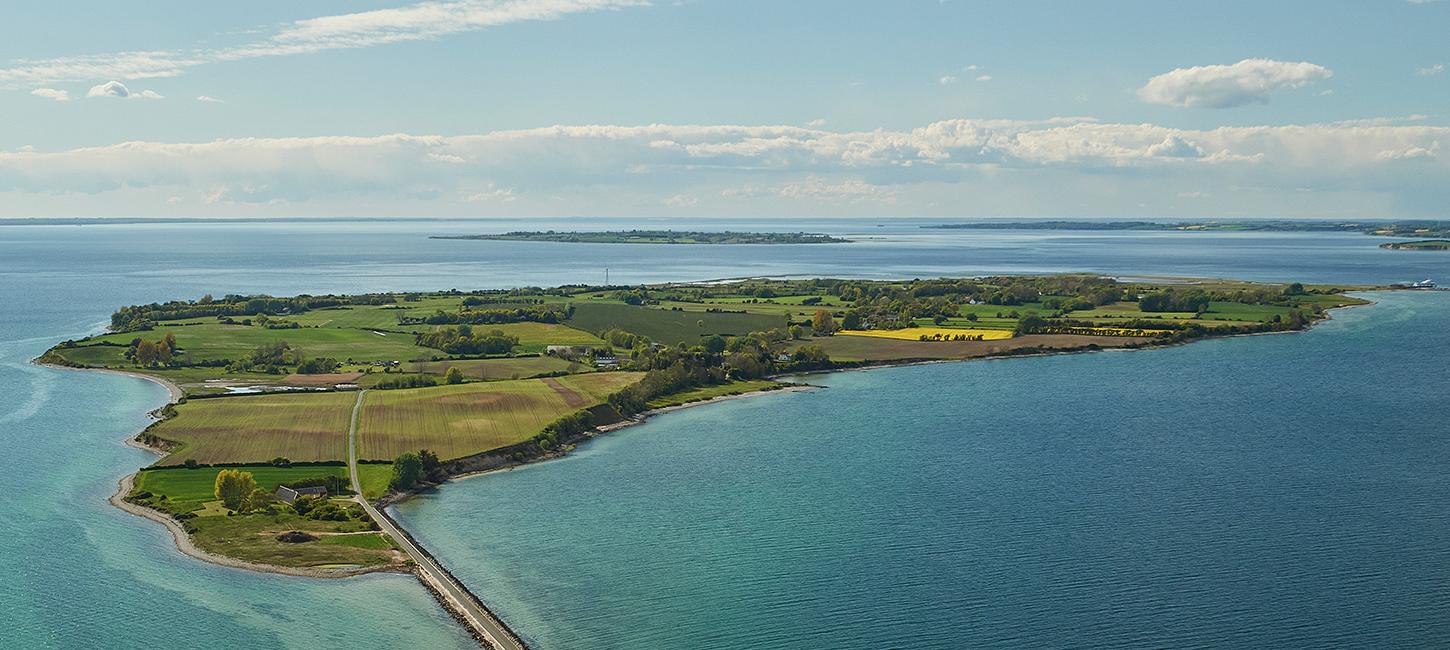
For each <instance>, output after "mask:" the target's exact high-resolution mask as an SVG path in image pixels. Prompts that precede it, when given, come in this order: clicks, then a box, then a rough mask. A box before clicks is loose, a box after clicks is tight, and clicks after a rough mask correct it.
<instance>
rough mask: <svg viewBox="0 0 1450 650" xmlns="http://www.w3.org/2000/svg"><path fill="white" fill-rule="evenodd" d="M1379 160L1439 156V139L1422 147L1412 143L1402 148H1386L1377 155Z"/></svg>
mask: <svg viewBox="0 0 1450 650" xmlns="http://www.w3.org/2000/svg"><path fill="white" fill-rule="evenodd" d="M1377 157H1378V158H1379V159H1380V160H1415V159H1417V158H1439V157H1440V141H1438V140H1436V141H1435V142H1431V143H1430V146H1428V147H1424V146H1419V145H1413V146H1410V147H1406V148H1404V149H1386V150H1384V151H1381V152H1380V153H1379V156H1377Z"/></svg>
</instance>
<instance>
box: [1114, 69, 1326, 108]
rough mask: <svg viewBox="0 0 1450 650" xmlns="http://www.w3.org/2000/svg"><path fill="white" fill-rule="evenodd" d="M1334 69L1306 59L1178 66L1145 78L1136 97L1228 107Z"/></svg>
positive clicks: (1312, 79) (1318, 78)
mask: <svg viewBox="0 0 1450 650" xmlns="http://www.w3.org/2000/svg"><path fill="white" fill-rule="evenodd" d="M1333 74H1334V72H1333V71H1331V70H1330V69H1328V68H1325V67H1324V66H1320V65H1315V64H1313V63H1308V62H1303V61H1300V62H1289V61H1273V60H1270V59H1244V60H1242V61H1239V62H1238V63H1235V64H1233V65H1205V66H1197V67H1193V68H1178V69H1176V70H1172V71H1170V72H1165V73H1163V74H1160V75H1158V76H1156V77H1153V78H1152V79H1149V80H1148V83H1147V84H1144V86H1143V87H1142V88H1139V89H1138V97H1139V98H1140V99H1142V100H1143V101H1145V102H1148V103H1150V104H1162V105H1164V106H1173V107H1177V108H1231V107H1234V106H1243V105H1244V104H1251V103H1256V102H1257V103H1266V102H1268V101H1269V95H1270V94H1271V93H1273V92H1274V91H1277V90H1283V89H1290V88H1300V87H1303V86H1307V85H1309V84H1312V83H1316V82H1319V81H1323V80H1325V79H1328V78H1329V77H1331V76H1333Z"/></svg>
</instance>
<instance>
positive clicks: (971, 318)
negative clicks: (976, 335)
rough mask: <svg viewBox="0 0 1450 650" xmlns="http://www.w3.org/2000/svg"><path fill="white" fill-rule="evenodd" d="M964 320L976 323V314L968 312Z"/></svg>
mask: <svg viewBox="0 0 1450 650" xmlns="http://www.w3.org/2000/svg"><path fill="white" fill-rule="evenodd" d="M966 319H967V320H968V321H971V322H973V323H975V322H977V314H976V312H970V311H969V312H967V315H966Z"/></svg>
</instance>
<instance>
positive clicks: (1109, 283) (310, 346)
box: [38, 275, 1371, 576]
mask: <svg viewBox="0 0 1450 650" xmlns="http://www.w3.org/2000/svg"><path fill="white" fill-rule="evenodd" d="M1368 288H1371V287H1359V286H1331V285H1302V284H1297V283H1296V284H1289V285H1270V284H1256V283H1247V282H1233V281H1219V280H1213V281H1207V280H1205V281H1186V280H1174V281H1169V280H1163V281H1122V280H1117V279H1113V278H1107V277H1100V276H1094V275H1053V276H1002V277H982V278H942V279H929V280H910V281H864V280H836V279H810V280H797V279H792V280H775V279H751V280H736V281H728V282H724V281H722V282H713V283H680V284H656V285H636V286H583V285H572V286H562V287H554V288H520V289H512V290H492V291H471V292H462V291H444V292H405V293H377V294H365V295H302V296H293V297H285V298H279V297H272V296H242V295H227V296H221V297H212V296H203V297H201V298H199V299H195V300H176V301H171V302H165V303H152V304H147V305H132V306H127V307H123V308H121V309H119V310H117V311H116V312H115V313H114V314H113V315H112V317H111V323H110V327H109V331H108V332H106V333H104V334H100V335H97V336H92V337H89V338H85V339H82V340H74V341H65V342H63V343H61V344H59V345H56V346H55V347H53V348H51V349H50V350H48V351H47V352H46V353H45V354H44V355H43V356H42V357H40V359H38V361H39V362H41V363H46V364H51V365H56V366H65V367H70V368H80V369H95V370H104V371H111V372H124V373H128V374H133V375H137V376H142V377H145V378H148V379H151V380H154V381H157V382H161V383H163V384H165V385H166V386H167V387H168V388H169V389H170V390H171V391H172V400H171V403H169V404H167V405H166V406H165V407H163V408H161V409H158V411H157V412H156V413H155V415H156V416H157V419H156V421H155V422H154V423H153V424H151V425H150V426H149V427H147V428H146V429H145V430H143V431H141V432H140V433H139V434H137V435H136V437H135V441H134V442H135V444H138V445H141V446H144V447H146V448H149V449H151V450H153V451H155V452H156V453H157V454H158V455H159V458H158V460H156V461H155V462H154V463H153V464H151V465H149V466H147V467H144V468H141V469H139V470H138V472H137V473H136V474H135V475H134V476H132V477H130V478H128V480H126V481H125V482H123V485H122V489H121V492H120V493H118V495H117V497H116V499H115V501H117V502H118V505H121V506H122V507H126V508H128V509H131V510H132V511H134V512H137V513H138V514H143V515H144V516H149V517H151V518H153V519H157V520H158V521H162V523H166V524H167V525H169V526H172V527H173V532H174V533H175V534H176V535H177V541H178V545H179V546H181V547H182V549H183V550H185V551H188V552H190V553H192V554H194V555H197V556H198V557H202V558H204V559H208V560H211V561H217V562H222V563H232V564H234V565H238V566H244V567H246V568H252V569H261V570H279V571H284V572H292V573H304V574H307V575H322V576H340V575H352V574H355V573H359V572H366V571H377V570H398V571H408V570H414V569H415V568H416V567H415V564H416V561H415V559H413V558H416V557H417V556H415V555H410V554H409V553H408V552H405V551H406V549H405V548H404V545H403V544H402V543H401V541H400V540H399V539H397V537H396V534H391V535H390V534H388V531H389V530H394V529H392V528H390V526H391V523H390V522H388V521H380V518H385V515H380V514H378V513H379V512H380V511H378V510H375V509H374V508H375V507H377V506H379V505H381V504H385V503H387V502H390V501H392V500H396V499H400V498H406V497H407V496H408V495H410V494H414V493H416V492H417V491H419V490H426V489H429V488H430V487H432V486H435V485H437V484H439V483H441V482H443V481H446V480H448V479H449V478H450V477H455V476H459V475H464V474H470V473H476V472H482V471H490V470H497V469H500V468H507V467H510V466H513V465H517V464H520V463H526V462H531V461H536V460H540V459H546V458H552V457H555V456H558V455H560V454H564V453H567V452H568V451H569V450H571V449H572V448H573V447H574V445H576V444H578V443H579V442H580V441H582V440H585V439H586V438H588V437H589V436H591V435H595V434H597V433H598V432H600V431H603V430H608V429H610V428H613V427H617V426H623V425H626V424H628V423H631V422H635V421H638V420H639V419H641V418H643V417H645V416H647V415H648V414H649V413H651V412H653V411H655V410H659V409H667V408H677V407H681V406H685V405H689V404H695V403H702V402H705V401H709V400H714V399H722V398H729V397H732V396H737V395H745V394H754V393H759V392H765V391H776V390H781V389H787V390H789V389H801V388H807V386H805V385H803V384H799V383H792V382H787V381H781V380H779V379H778V378H780V377H783V376H786V375H795V374H799V373H806V372H815V371H823V370H832V369H843V368H855V367H867V366H873V365H883V364H901V363H915V362H927V361H939V360H959V359H972V358H982V357H1000V356H1012V355H1028V354H1043V353H1060V352H1082V351H1092V350H1101V349H1108V348H1145V347H1152V346H1160V345H1170V344H1178V343H1185V342H1190V341H1193V340H1196V339H1201V338H1205V337H1213V336H1225V335H1236V334H1254V333H1263V332H1279V331H1292V330H1301V329H1305V328H1308V327H1310V326H1312V325H1313V324H1314V323H1315V322H1317V321H1319V320H1321V319H1324V318H1326V317H1328V310H1330V309H1333V308H1337V307H1346V306H1351V305H1357V304H1363V303H1365V302H1366V301H1364V300H1362V299H1359V298H1356V297H1353V296H1350V295H1346V293H1345V292H1346V291H1352V290H1357V289H1368Z"/></svg>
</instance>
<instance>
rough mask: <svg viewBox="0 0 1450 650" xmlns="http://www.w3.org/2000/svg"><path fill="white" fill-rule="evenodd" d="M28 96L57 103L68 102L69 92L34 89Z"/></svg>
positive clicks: (52, 89) (53, 89)
mask: <svg viewBox="0 0 1450 650" xmlns="http://www.w3.org/2000/svg"><path fill="white" fill-rule="evenodd" d="M30 94H32V95H35V96H36V97H44V98H46V99H50V100H54V101H57V102H68V101H70V92H69V91H65V90H56V89H55V88H36V89H35V90H32V91H30Z"/></svg>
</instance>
